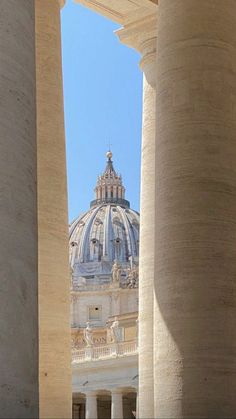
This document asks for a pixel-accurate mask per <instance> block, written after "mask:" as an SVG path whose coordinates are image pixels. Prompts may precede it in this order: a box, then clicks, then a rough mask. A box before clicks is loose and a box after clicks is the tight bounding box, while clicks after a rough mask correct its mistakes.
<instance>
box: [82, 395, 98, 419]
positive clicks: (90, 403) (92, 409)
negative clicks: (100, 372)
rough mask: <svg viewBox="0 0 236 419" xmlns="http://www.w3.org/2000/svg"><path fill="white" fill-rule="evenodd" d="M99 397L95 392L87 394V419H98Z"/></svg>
mask: <svg viewBox="0 0 236 419" xmlns="http://www.w3.org/2000/svg"><path fill="white" fill-rule="evenodd" d="M97 415H98V414H97V395H96V393H95V392H94V391H90V392H88V393H86V413H85V419H97V417H98V416H97Z"/></svg>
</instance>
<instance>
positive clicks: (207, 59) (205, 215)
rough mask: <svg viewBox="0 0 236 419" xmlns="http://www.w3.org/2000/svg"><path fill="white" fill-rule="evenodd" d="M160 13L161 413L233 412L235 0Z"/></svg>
mask: <svg viewBox="0 0 236 419" xmlns="http://www.w3.org/2000/svg"><path fill="white" fill-rule="evenodd" d="M158 13H159V17H158V22H159V23H158V36H157V40H158V41H157V51H158V60H157V141H156V161H157V162H156V178H157V185H156V197H157V198H156V277H155V278H156V281H155V299H156V310H155V380H154V381H155V415H154V417H155V418H167V417H168V418H169V417H171V418H179V417H186V418H193V417H195V418H196V417H198V418H203V417H204V418H205V417H208V418H225V417H227V418H233V417H235V416H236V398H235V387H236V373H235V372H236V359H235V346H236V329H235V318H236V299H235V295H236V281H235V278H236V257H235V249H236V146H235V132H236V2H235V1H234V0H226V1H223V2H222V0H214V1H205V0H160V1H159V5H158ZM141 280H142V278H141Z"/></svg>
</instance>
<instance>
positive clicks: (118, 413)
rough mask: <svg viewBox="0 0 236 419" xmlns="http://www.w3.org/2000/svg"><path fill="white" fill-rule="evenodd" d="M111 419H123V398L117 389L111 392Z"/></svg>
mask: <svg viewBox="0 0 236 419" xmlns="http://www.w3.org/2000/svg"><path fill="white" fill-rule="evenodd" d="M111 419H123V397H122V391H121V390H119V389H115V390H112V392H111Z"/></svg>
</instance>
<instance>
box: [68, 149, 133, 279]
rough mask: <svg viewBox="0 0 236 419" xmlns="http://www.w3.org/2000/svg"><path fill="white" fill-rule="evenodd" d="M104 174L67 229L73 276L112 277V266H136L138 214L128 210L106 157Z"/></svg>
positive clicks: (123, 190)
mask: <svg viewBox="0 0 236 419" xmlns="http://www.w3.org/2000/svg"><path fill="white" fill-rule="evenodd" d="M107 157H108V162H107V166H106V169H105V172H104V173H103V174H102V175H101V176H99V177H98V181H97V186H96V188H95V193H96V200H95V201H92V203H91V208H90V210H88V211H87V212H86V213H85V214H82V215H81V216H80V217H78V218H77V219H76V220H75V221H74V222H73V223H72V224H71V226H70V231H69V236H70V239H69V240H70V265H71V268H72V271H73V277H74V278H75V277H77V278H78V277H84V278H86V277H87V278H93V277H94V276H96V277H100V276H102V277H104V275H105V277H106V276H107V275H111V270H112V265H113V263H114V261H117V262H118V263H119V264H120V266H123V267H126V268H129V266H131V268H132V267H133V264H137V263H138V252H139V250H138V248H139V214H138V213H137V212H136V211H134V210H132V209H130V208H129V202H128V201H126V200H125V188H124V187H123V185H122V179H121V176H118V175H117V174H116V172H115V170H114V168H113V164H112V160H111V157H112V154H111V153H110V154H109V155H108V154H107Z"/></svg>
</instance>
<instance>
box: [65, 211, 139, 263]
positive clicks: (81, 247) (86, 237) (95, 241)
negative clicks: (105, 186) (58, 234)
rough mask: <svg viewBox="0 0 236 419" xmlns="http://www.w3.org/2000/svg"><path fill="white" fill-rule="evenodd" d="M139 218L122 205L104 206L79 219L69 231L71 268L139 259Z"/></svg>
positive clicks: (88, 212)
mask: <svg viewBox="0 0 236 419" xmlns="http://www.w3.org/2000/svg"><path fill="white" fill-rule="evenodd" d="M138 239H139V215H138V213H137V212H136V211H133V210H131V209H128V208H122V207H121V206H119V205H115V204H112V205H109V204H102V205H99V206H98V207H93V208H92V209H90V210H89V211H87V212H86V213H85V214H83V215H82V216H81V217H79V218H77V219H76V220H75V221H74V222H73V223H72V225H71V227H70V247H71V264H72V265H73V263H74V262H75V261H76V260H77V262H79V263H86V262H101V261H102V260H105V261H107V262H113V261H114V260H115V259H116V260H117V261H119V262H127V261H129V258H130V257H131V256H133V257H138Z"/></svg>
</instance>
